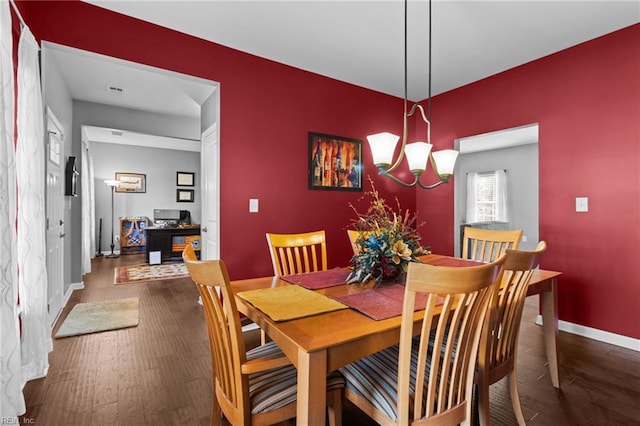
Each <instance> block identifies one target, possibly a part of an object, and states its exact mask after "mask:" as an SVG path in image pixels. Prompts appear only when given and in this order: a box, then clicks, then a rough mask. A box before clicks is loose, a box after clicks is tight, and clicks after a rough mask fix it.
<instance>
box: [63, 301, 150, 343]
mask: <svg viewBox="0 0 640 426" xmlns="http://www.w3.org/2000/svg"><path fill="white" fill-rule="evenodd" d="M137 325H138V298H137V297H131V298H128V299H118V300H107V301H102V302H91V303H78V304H77V305H75V306H74V307H73V309H71V312H69V315H67V318H65V320H64V322H63V323H62V326H60V328H59V329H58V332H57V333H56V338H59V337H69V336H77V335H80V334H88V333H97V332H99V331H108V330H116V329H119V328H127V327H135V326H137Z"/></svg>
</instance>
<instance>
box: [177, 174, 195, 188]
mask: <svg viewBox="0 0 640 426" xmlns="http://www.w3.org/2000/svg"><path fill="white" fill-rule="evenodd" d="M194 182H195V173H191V172H177V173H176V185H178V186H194Z"/></svg>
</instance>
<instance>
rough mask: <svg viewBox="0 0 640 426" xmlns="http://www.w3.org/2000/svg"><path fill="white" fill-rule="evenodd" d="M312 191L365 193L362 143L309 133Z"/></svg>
mask: <svg viewBox="0 0 640 426" xmlns="http://www.w3.org/2000/svg"><path fill="white" fill-rule="evenodd" d="M307 156H308V162H309V170H308V182H309V189H325V190H338V191H362V162H361V161H362V141H361V140H358V139H352V138H346V137H342V136H333V135H327V134H324V133H313V132H309V148H308V154H307Z"/></svg>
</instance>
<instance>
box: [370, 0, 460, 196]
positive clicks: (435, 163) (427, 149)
mask: <svg viewBox="0 0 640 426" xmlns="http://www.w3.org/2000/svg"><path fill="white" fill-rule="evenodd" d="M428 4H429V37H428V40H429V54H428V58H429V71H428V92H429V94H428V98H427V112H425V109H424V108H423V106H422V105H420V103H418V102H416V103H415V104H414V105H413V106H412V107H411V110H408V108H407V105H408V101H407V0H405V2H404V115H403V119H404V122H403V130H402V146H401V148H400V155H399V156H398V158H397V159H396V160H395V162H393V154H394V152H395V149H396V145H397V144H398V140H400V137H399V136H396V135H394V134H392V133H389V132H383V133H377V134H375V135H370V136H367V140H368V141H369V147H370V148H371V155H372V157H373V163H374V164H375V165H376V167H377V168H378V173H379V174H380V175H382V176H385V177H388V178H390V179H392V180H393V181H395V182H397V183H399V184H400V185H402V186H407V187H411V186H416V185H418V186H420V187H421V188H424V189H432V188H435V187H437V186H439V185H441V184H443V183H447V182H448V181H449V178H450V177H451V176H453V169H454V167H455V164H456V159H457V157H458V151H454V150H452V149H445V150H442V151H436V152H431V148H432V147H433V145H432V144H431V0H429V3H428ZM418 112H419V113H420V115H419V118H421V119H422V121H424V123H425V124H426V127H427V132H426V137H427V141H426V142H413V143H410V144H407V133H408V131H407V126H408V119H409V117H411V116H412V115H414V114H416V113H418ZM405 156H406V157H407V163H408V165H409V170H410V171H411V173H413V176H414V180H413V182H411V183H407V182H404V181H402V180H401V179H399V178H398V177H396V176H394V175H393V174H392V172H393V171H395V170H396V169H397V168H398V166H399V165H400V163H401V162H402V159H403V158H404V157H405ZM429 159H430V160H431V166H432V167H433V170H434V172H435V173H436V174H437V175H438V177H439V178H440V181H439V182H436V183H434V184H431V185H425V184H423V183H422V182H421V181H420V175H422V173H423V172H424V171H425V170H426V169H427V161H428V160H429ZM392 162H393V165H392V164H391V163H392Z"/></svg>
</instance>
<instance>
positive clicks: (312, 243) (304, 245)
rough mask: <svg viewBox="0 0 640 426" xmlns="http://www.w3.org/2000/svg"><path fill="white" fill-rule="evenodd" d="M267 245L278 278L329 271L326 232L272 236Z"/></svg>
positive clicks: (270, 235)
mask: <svg viewBox="0 0 640 426" xmlns="http://www.w3.org/2000/svg"><path fill="white" fill-rule="evenodd" d="M267 243H268V244H269V252H270V253H271V262H272V264H273V273H274V275H276V276H280V275H290V274H301V273H304V272H316V271H326V270H327V243H326V237H325V233H324V231H314V232H307V233H303V234H270V233H267Z"/></svg>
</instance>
